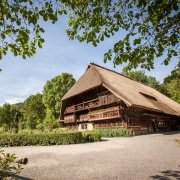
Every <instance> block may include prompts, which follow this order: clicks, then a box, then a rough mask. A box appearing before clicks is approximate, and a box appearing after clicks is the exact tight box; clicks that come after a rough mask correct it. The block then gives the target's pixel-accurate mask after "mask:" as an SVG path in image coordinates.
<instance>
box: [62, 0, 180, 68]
mask: <svg viewBox="0 0 180 180" xmlns="http://www.w3.org/2000/svg"><path fill="white" fill-rule="evenodd" d="M178 3H179V1H178V0H173V1H172V0H159V1H141V0H125V1H107V0H101V1H99V0H94V1H91V0H86V1H82V0H79V1H76V0H72V1H65V2H64V5H65V8H66V9H67V14H68V16H69V21H68V25H69V29H68V30H67V31H66V32H67V34H68V36H69V39H77V40H79V41H80V42H83V41H85V42H87V43H92V44H93V46H95V47H96V46H97V45H98V44H99V43H100V42H101V41H104V40H105V39H106V38H110V37H111V36H114V35H115V34H117V33H124V38H122V39H117V42H116V43H115V44H114V46H113V47H112V49H110V50H108V52H107V53H105V54H104V61H105V62H106V61H108V60H111V59H113V62H114V64H116V65H119V64H122V63H124V62H125V63H127V69H132V68H137V67H138V65H141V68H146V69H148V70H150V69H151V68H153V67H154V59H155V58H159V57H161V56H163V54H164V53H163V52H165V51H166V52H167V54H164V55H166V58H165V59H164V65H168V63H169V61H170V60H171V59H173V58H174V57H175V56H178V53H179V52H178V48H177V45H178V42H179V40H178V39H179V26H180V21H179V15H180V14H179V4H178Z"/></svg>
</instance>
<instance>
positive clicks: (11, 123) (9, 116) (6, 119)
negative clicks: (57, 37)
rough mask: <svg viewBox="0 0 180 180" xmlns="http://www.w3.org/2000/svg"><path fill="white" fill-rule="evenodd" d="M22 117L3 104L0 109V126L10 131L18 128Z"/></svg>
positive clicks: (12, 108) (19, 113) (13, 109)
mask: <svg viewBox="0 0 180 180" xmlns="http://www.w3.org/2000/svg"><path fill="white" fill-rule="evenodd" d="M21 117H22V114H21V112H20V111H19V110H18V109H16V108H15V107H14V106H11V105H10V104H7V103H6V104H4V105H3V107H0V124H2V125H4V126H5V128H7V129H8V130H10V131H12V130H13V129H14V128H16V129H17V128H18V123H19V120H20V118H21Z"/></svg>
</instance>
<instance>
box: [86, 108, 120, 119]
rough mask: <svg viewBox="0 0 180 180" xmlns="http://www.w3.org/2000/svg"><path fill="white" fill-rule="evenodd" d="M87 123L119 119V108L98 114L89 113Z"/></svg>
mask: <svg viewBox="0 0 180 180" xmlns="http://www.w3.org/2000/svg"><path fill="white" fill-rule="evenodd" d="M88 116H89V121H97V120H104V119H114V118H120V117H121V114H120V109H119V107H114V108H112V109H111V108H108V109H105V110H102V111H99V112H92V113H89V115H88Z"/></svg>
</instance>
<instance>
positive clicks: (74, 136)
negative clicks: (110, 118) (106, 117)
mask: <svg viewBox="0 0 180 180" xmlns="http://www.w3.org/2000/svg"><path fill="white" fill-rule="evenodd" d="M100 139H101V137H100V136H97V134H96V133H90V134H89V135H88V136H87V135H84V134H82V133H81V132H66V133H59V134H12V135H0V146H1V147H8V146H11V147H12V146H35V145H39V146H48V145H62V144H78V143H84V142H94V141H100Z"/></svg>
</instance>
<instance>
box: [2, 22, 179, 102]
mask: <svg viewBox="0 0 180 180" xmlns="http://www.w3.org/2000/svg"><path fill="white" fill-rule="evenodd" d="M43 26H44V28H45V31H46V32H45V33H44V35H43V37H44V39H45V43H44V46H43V49H39V50H38V51H37V54H36V55H35V56H34V57H33V58H29V59H26V60H24V59H22V58H20V57H13V56H12V55H11V54H8V55H7V56H6V57H4V58H3V60H2V61H0V68H1V69H2V72H0V105H2V104H4V103H6V102H7V103H11V104H13V103H17V102H23V101H24V100H25V99H26V98H27V97H28V96H30V95H32V94H36V93H37V92H42V88H43V86H44V84H45V83H46V81H47V80H50V79H51V78H53V77H55V76H56V75H59V74H61V73H62V72H69V73H72V74H73V76H74V77H75V79H78V78H79V77H80V76H81V75H82V74H83V73H84V71H85V69H86V67H87V66H88V64H89V63H90V62H94V63H97V64H99V65H102V66H104V67H106V68H110V69H114V70H115V71H117V72H121V70H122V68H123V67H124V65H119V66H117V67H116V68H114V67H113V63H112V62H111V61H109V62H107V63H106V64H104V63H103V54H104V53H105V52H106V51H107V50H108V49H110V48H111V47H112V45H113V44H114V43H115V42H116V41H117V38H118V39H120V38H121V37H123V34H124V33H123V32H122V33H121V32H120V33H118V34H117V35H116V36H114V37H112V38H110V39H107V40H105V41H104V42H102V43H101V44H100V45H99V46H97V47H96V48H95V47H93V46H92V45H91V44H86V43H79V42H78V41H69V40H68V37H67V35H66V33H65V28H66V22H65V20H64V19H62V20H60V21H59V22H58V23H57V24H55V25H52V24H51V23H46V24H43ZM176 63H177V62H176V61H172V62H171V63H170V65H169V66H162V65H161V61H160V60H156V61H155V69H154V70H152V71H150V72H149V71H147V74H148V75H152V76H155V77H156V78H157V79H158V80H159V81H161V82H162V80H163V78H164V77H166V76H167V75H169V74H170V72H171V70H172V69H173V68H174V67H175V65H176Z"/></svg>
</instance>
